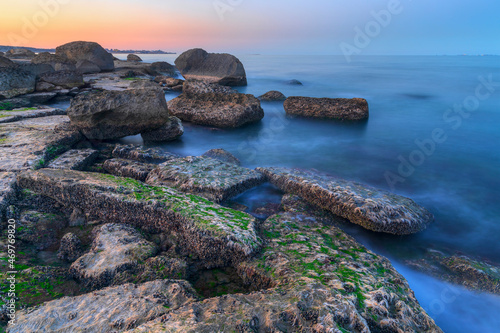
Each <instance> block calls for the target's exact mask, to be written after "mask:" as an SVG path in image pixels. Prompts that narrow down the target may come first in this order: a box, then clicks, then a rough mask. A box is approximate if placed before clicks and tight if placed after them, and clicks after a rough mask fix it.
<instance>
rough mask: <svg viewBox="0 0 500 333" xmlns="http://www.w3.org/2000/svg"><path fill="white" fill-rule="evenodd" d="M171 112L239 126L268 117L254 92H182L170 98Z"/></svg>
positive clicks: (184, 117)
mask: <svg viewBox="0 0 500 333" xmlns="http://www.w3.org/2000/svg"><path fill="white" fill-rule="evenodd" d="M168 108H169V110H170V112H171V113H172V114H173V115H174V116H176V117H178V118H180V119H182V120H183V121H189V122H193V123H195V124H199V125H206V126H214V127H221V128H235V127H240V126H243V125H245V124H248V123H253V122H257V121H260V120H261V119H262V118H264V110H262V108H261V106H260V102H259V100H258V99H257V98H255V97H254V96H253V95H245V94H240V93H234V94H227V93H206V94H189V95H188V94H181V95H180V96H179V97H176V98H174V99H173V100H171V101H169V102H168Z"/></svg>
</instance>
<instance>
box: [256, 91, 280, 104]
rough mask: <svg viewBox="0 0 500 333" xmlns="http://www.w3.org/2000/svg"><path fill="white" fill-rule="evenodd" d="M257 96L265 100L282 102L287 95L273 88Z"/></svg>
mask: <svg viewBox="0 0 500 333" xmlns="http://www.w3.org/2000/svg"><path fill="white" fill-rule="evenodd" d="M257 98H258V99H260V100H261V101H264V102H281V101H284V100H285V99H286V96H285V95H283V94H282V93H281V92H279V91H276V90H271V91H268V92H266V93H265V94H264V95H262V96H259V97H257Z"/></svg>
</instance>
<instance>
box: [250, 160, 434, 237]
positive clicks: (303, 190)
mask: <svg viewBox="0 0 500 333" xmlns="http://www.w3.org/2000/svg"><path fill="white" fill-rule="evenodd" d="M257 170H258V171H260V172H262V173H263V174H265V175H266V176H267V177H268V178H269V180H270V181H271V183H273V184H274V185H275V186H277V187H278V188H280V189H281V190H282V191H284V192H287V193H294V194H298V195H300V196H301V197H302V198H304V199H305V200H307V201H309V202H310V203H313V204H315V205H317V206H319V207H321V208H324V209H327V210H329V211H331V212H332V213H334V214H336V215H339V216H342V217H344V218H346V219H348V220H349V221H351V222H352V223H356V224H359V225H361V226H362V227H364V228H366V229H369V230H372V231H378V232H386V233H391V234H396V235H407V234H411V233H415V232H418V231H421V230H423V229H425V228H426V227H427V225H428V224H429V223H430V222H431V221H432V220H433V219H434V217H433V215H432V214H431V213H429V212H428V211H427V210H426V209H425V208H423V207H421V206H419V205H417V204H416V203H415V202H414V201H413V200H411V199H408V198H405V197H403V196H400V195H396V194H393V193H390V192H387V191H383V190H379V189H375V188H373V187H370V186H367V185H363V184H360V183H356V182H352V181H346V180H343V179H340V178H334V177H332V176H329V175H325V174H321V173H317V172H314V171H306V170H297V169H287V168H257Z"/></svg>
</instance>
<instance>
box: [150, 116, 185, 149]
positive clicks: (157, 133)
mask: <svg viewBox="0 0 500 333" xmlns="http://www.w3.org/2000/svg"><path fill="white" fill-rule="evenodd" d="M183 134H184V127H183V126H182V121H181V120H180V119H179V118H177V117H169V118H168V120H167V123H166V124H165V125H163V126H162V127H160V128H158V129H155V130H152V131H146V132H143V133H141V137H142V139H143V140H144V142H146V143H152V142H166V141H174V140H177V139H178V138H180V137H181V136H182V135H183Z"/></svg>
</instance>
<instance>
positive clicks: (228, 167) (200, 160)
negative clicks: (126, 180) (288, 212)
mask: <svg viewBox="0 0 500 333" xmlns="http://www.w3.org/2000/svg"><path fill="white" fill-rule="evenodd" d="M264 181H265V177H264V176H263V175H262V174H260V173H259V172H256V171H254V170H250V169H246V168H242V167H240V166H237V165H234V164H228V163H225V162H222V161H220V160H216V159H213V158H209V157H202V156H188V157H185V158H178V159H173V160H169V161H167V162H165V163H162V164H160V165H159V166H158V167H157V168H156V169H154V170H153V171H151V173H150V174H149V176H148V178H147V179H146V183H148V184H150V185H163V186H170V187H173V188H176V189H179V190H181V191H183V192H188V193H193V194H196V195H200V196H202V197H205V198H207V199H209V200H212V201H214V202H223V201H225V200H227V199H229V198H231V197H234V196H236V195H238V194H240V193H243V192H244V191H246V190H248V189H250V188H252V187H255V186H257V185H260V184H262V183H263V182H264Z"/></svg>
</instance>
